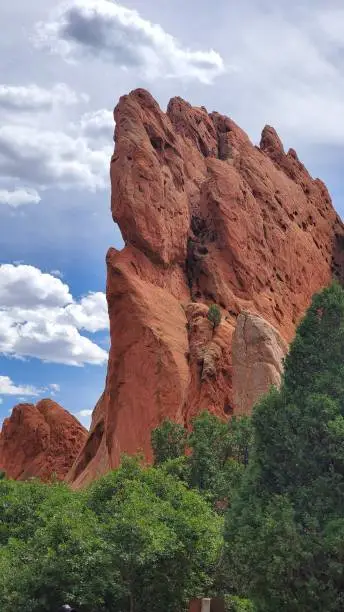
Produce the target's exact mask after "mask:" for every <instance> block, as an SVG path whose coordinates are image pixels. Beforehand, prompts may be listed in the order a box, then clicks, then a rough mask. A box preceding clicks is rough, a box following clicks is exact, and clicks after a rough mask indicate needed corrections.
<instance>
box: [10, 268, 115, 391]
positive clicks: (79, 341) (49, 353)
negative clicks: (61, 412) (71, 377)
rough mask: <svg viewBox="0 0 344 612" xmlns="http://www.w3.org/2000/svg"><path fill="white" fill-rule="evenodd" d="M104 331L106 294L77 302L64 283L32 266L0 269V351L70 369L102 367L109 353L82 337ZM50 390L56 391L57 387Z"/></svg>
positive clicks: (98, 294) (92, 295)
mask: <svg viewBox="0 0 344 612" xmlns="http://www.w3.org/2000/svg"><path fill="white" fill-rule="evenodd" d="M107 329H108V315H107V305H106V299H105V296H104V295H103V294H101V293H90V294H89V295H87V296H84V297H83V298H81V300H80V301H78V300H75V299H74V298H73V296H72V295H71V293H70V291H69V287H68V285H66V284H65V283H63V282H62V281H61V279H59V278H56V277H54V276H52V275H51V274H46V273H43V272H42V271H41V270H39V269H38V268H35V267H33V266H24V265H18V266H14V265H12V264H4V265H2V266H0V353H2V354H3V355H8V356H10V355H12V356H15V357H22V358H25V357H36V358H37V359H41V360H43V361H47V362H54V363H65V364H68V365H83V364H84V363H90V364H103V363H105V361H106V359H107V352H106V351H105V350H104V349H103V348H101V347H100V346H98V344H96V343H95V342H93V341H92V340H90V338H88V337H87V336H85V335H82V334H81V333H80V331H81V330H85V331H89V332H91V333H93V332H96V331H97V332H99V331H102V330H103V331H106V330H107ZM51 389H52V390H53V391H57V388H56V389H54V388H53V387H51Z"/></svg>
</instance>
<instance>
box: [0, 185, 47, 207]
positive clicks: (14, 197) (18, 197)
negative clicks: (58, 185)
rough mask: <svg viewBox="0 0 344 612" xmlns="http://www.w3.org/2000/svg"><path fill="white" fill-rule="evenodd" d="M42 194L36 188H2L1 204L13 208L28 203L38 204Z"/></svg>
mask: <svg viewBox="0 0 344 612" xmlns="http://www.w3.org/2000/svg"><path fill="white" fill-rule="evenodd" d="M40 201H41V196H40V195H39V193H38V192H37V191H36V189H29V188H20V189H14V190H12V191H9V190H8V189H0V204H6V205H7V206H10V207H11V208H18V207H19V206H23V205H24V206H25V205H26V204H38V203H39V202H40Z"/></svg>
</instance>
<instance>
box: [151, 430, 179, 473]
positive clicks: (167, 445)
mask: <svg viewBox="0 0 344 612" xmlns="http://www.w3.org/2000/svg"><path fill="white" fill-rule="evenodd" d="M151 442H152V448H153V454H154V463H155V465H160V464H161V463H164V461H167V460H168V459H176V458H177V457H181V456H182V455H184V453H185V447H186V431H185V428H184V427H183V425H179V423H174V422H173V421H170V420H169V419H166V420H165V421H163V423H162V424H161V425H160V426H159V427H157V428H156V429H154V430H153V431H152V436H151Z"/></svg>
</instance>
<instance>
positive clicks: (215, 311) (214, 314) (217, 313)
mask: <svg viewBox="0 0 344 612" xmlns="http://www.w3.org/2000/svg"><path fill="white" fill-rule="evenodd" d="M208 319H209V321H210V322H211V323H212V324H213V327H214V329H215V327H218V325H220V323H221V310H220V308H219V307H218V305H217V304H212V305H211V306H209V310H208Z"/></svg>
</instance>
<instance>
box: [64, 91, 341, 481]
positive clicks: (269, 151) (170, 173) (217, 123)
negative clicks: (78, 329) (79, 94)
mask: <svg viewBox="0 0 344 612" xmlns="http://www.w3.org/2000/svg"><path fill="white" fill-rule="evenodd" d="M115 120H116V131H115V140H116V147H115V152H114V155H113V158H112V161H111V182H112V214H113V218H114V220H115V221H116V222H117V223H118V224H119V226H120V228H121V231H122V234H123V238H124V241H125V245H126V246H125V248H124V249H123V250H122V251H121V252H118V251H116V250H115V249H110V251H109V253H108V256H107V266H108V281H107V298H108V305H109V315H110V326H111V340H112V344H111V350H110V356H109V366H108V375H107V381H106V388H105V392H104V395H103V397H102V399H101V402H100V404H99V405H98V406H97V409H96V413H95V415H94V419H93V424H92V428H91V432H90V437H89V440H88V442H87V444H86V446H85V449H84V450H83V451H82V452H81V454H80V456H79V458H78V460H77V462H76V464H75V465H74V467H73V470H72V472H71V473H70V475H69V480H71V481H74V483H75V484H76V486H77V485H79V484H82V483H85V482H88V481H89V480H90V479H92V478H94V477H95V476H96V475H97V474H98V473H99V472H103V471H104V470H106V469H107V468H108V467H109V466H115V465H117V464H118V462H119V460H120V455H121V453H136V452H138V451H140V450H142V451H143V452H144V453H145V455H146V457H147V458H148V459H149V458H150V456H151V451H150V444H149V440H150V431H151V429H152V428H153V427H155V426H156V425H157V424H158V423H159V422H160V421H161V419H163V418H164V417H170V418H173V419H175V420H176V421H179V422H182V423H184V422H188V421H189V419H190V418H191V417H192V416H193V415H194V414H196V413H197V412H199V411H200V410H201V409H203V408H208V409H210V410H212V411H213V412H215V413H216V414H219V415H225V414H230V413H232V412H233V410H234V412H235V405H233V392H232V364H231V337H232V333H233V329H234V327H235V323H236V318H237V316H238V315H239V313H240V312H241V311H242V310H246V311H250V312H252V313H256V314H259V315H261V316H262V317H263V318H265V319H266V320H267V321H268V322H269V323H270V324H271V325H273V326H274V327H275V328H276V329H277V331H278V332H279V333H280V334H281V336H282V337H283V338H284V339H285V340H286V341H290V340H291V338H292V337H293V334H294V330H295V325H296V324H297V322H298V321H299V319H300V317H301V315H302V314H303V312H304V311H305V309H306V307H307V306H308V304H309V302H310V298H311V296H312V294H313V293H314V292H315V291H317V290H319V289H320V288H321V287H323V286H324V285H326V284H328V283H329V281H330V279H331V277H332V274H333V273H334V272H335V273H336V274H337V276H341V275H342V270H343V263H344V261H343V257H344V256H343V248H342V246H343V240H344V238H343V226H342V224H341V222H340V220H339V218H338V217H337V215H336V213H335V211H334V209H333V207H332V204H331V200H330V196H329V194H328V192H327V190H326V187H325V186H324V184H323V183H322V182H321V181H319V180H313V179H312V177H311V176H310V175H309V174H308V172H307V170H306V169H305V168H304V166H303V165H302V164H301V163H300V161H299V160H298V158H297V155H296V153H295V151H293V150H290V151H289V152H288V153H287V154H286V153H285V152H284V149H283V145H282V143H281V141H280V139H279V138H278V136H277V134H276V132H275V131H274V130H273V128H270V127H266V128H264V130H263V134H262V139H261V144H260V147H255V146H253V145H252V143H251V142H250V140H249V139H248V137H247V136H246V134H245V133H244V132H243V131H242V130H241V129H240V128H239V127H238V126H237V125H236V124H235V123H234V122H233V121H232V120H231V119H228V118H227V117H223V116H221V115H219V114H218V113H211V114H208V113H207V111H206V109H204V108H203V107H202V108H193V107H191V106H190V105H189V104H188V103H187V102H185V101H184V100H182V99H180V98H174V99H172V100H171V101H170V103H169V105H168V108H167V113H163V112H162V111H161V110H160V108H159V106H158V104H157V103H156V102H155V100H154V99H153V98H152V96H151V95H150V94H149V93H148V92H146V91H144V90H136V91H133V92H132V93H131V94H129V95H127V96H123V97H122V98H121V99H120V101H119V104H118V106H117V107H116V109H115ZM212 302H216V303H217V304H218V305H219V306H220V307H221V309H222V314H223V317H222V322H221V324H220V326H219V327H218V328H217V329H216V330H215V331H214V330H213V329H212V326H211V323H210V322H209V321H208V319H207V317H206V314H207V305H209V304H210V303H212ZM98 457H99V460H98Z"/></svg>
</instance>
